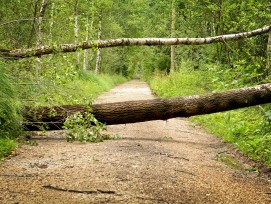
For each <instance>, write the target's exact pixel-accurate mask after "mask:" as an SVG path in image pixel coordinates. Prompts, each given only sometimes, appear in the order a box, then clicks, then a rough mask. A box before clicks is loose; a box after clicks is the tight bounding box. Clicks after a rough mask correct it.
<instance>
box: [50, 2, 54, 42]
mask: <svg viewBox="0 0 271 204" xmlns="http://www.w3.org/2000/svg"><path fill="white" fill-rule="evenodd" d="M54 9H55V2H54V1H53V0H52V5H51V16H50V30H49V36H50V39H49V44H50V45H52V44H53V27H54Z"/></svg>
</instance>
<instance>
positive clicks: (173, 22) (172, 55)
mask: <svg viewBox="0 0 271 204" xmlns="http://www.w3.org/2000/svg"><path fill="white" fill-rule="evenodd" d="M171 4H172V8H171V38H175V37H176V35H175V32H176V31H175V30H176V9H175V0H172V3H171ZM175 46H176V45H171V47H170V71H171V72H173V71H174V70H175Z"/></svg>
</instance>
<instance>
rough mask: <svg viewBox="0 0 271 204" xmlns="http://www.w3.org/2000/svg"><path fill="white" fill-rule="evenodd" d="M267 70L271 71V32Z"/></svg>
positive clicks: (270, 34) (270, 35)
mask: <svg viewBox="0 0 271 204" xmlns="http://www.w3.org/2000/svg"><path fill="white" fill-rule="evenodd" d="M267 70H268V73H271V33H269V36H268V43H267Z"/></svg>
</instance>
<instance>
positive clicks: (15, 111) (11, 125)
mask: <svg viewBox="0 0 271 204" xmlns="http://www.w3.org/2000/svg"><path fill="white" fill-rule="evenodd" d="M20 130H21V117H20V114H19V101H18V98H17V94H16V91H15V87H13V85H12V82H11V80H10V79H9V77H8V76H7V74H6V70H5V69H4V64H3V63H2V62H1V61H0V138H6V137H16V136H18V135H19V134H20Z"/></svg>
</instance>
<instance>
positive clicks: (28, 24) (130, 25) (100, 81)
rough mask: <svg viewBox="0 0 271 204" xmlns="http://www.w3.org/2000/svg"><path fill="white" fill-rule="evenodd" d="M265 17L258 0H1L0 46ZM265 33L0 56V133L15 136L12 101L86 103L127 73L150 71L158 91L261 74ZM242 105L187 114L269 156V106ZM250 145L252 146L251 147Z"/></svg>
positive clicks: (233, 29) (259, 21)
mask: <svg viewBox="0 0 271 204" xmlns="http://www.w3.org/2000/svg"><path fill="white" fill-rule="evenodd" d="M270 20H271V3H270V2H269V1H264V0H258V1H255V0H247V1H244V0H235V1H233V0H224V1H223V0H185V1H184V0H171V1H168V0H157V1H152V0H133V1H130V0H114V1H113V0H99V1H97V0H13V1H10V0H1V2H0V27H1V29H0V52H1V51H5V50H13V49H19V48H32V47H40V46H43V45H57V44H67V43H73V44H77V43H82V42H84V41H91V40H97V39H113V38H128V37H129V38H142V37H145V38H146V37H161V38H169V37H208V36H217V35H223V34H229V33H239V32H243V31H249V30H253V29H256V28H260V27H263V26H264V25H268V24H270V22H271V21H270ZM268 39H269V35H268V34H265V35H261V36H257V37H254V38H249V39H242V40H238V41H234V42H225V43H218V44H211V45H202V46H192V45H191V46H157V47H148V46H146V47H118V48H106V49H90V50H81V51H80V50H78V52H76V53H65V54H63V53H54V54H52V55H47V56H42V57H33V58H27V59H10V58H1V59H0V60H1V63H0V67H1V70H2V71H1V74H2V75H3V77H1V79H3V80H2V81H1V80H0V83H1V84H3V86H2V87H5V88H1V96H3V97H2V99H1V103H0V106H1V107H0V109H1V115H0V116H1V118H2V119H1V124H0V125H1V135H5V137H6V136H8V137H10V136H12V137H17V135H18V130H19V129H20V124H21V117H20V113H19V111H18V110H19V109H20V107H22V106H24V105H30V106H35V105H60V104H77V103H89V101H91V100H92V98H93V97H95V96H96V95H98V94H99V93H101V92H102V91H105V90H108V89H109V88H110V87H112V86H113V85H115V84H117V83H121V82H123V81H125V80H126V79H127V78H131V77H140V78H142V79H144V80H147V81H148V82H149V83H150V84H151V87H152V89H153V91H154V92H155V93H156V94H158V95H160V96H162V97H173V96H180V95H192V94H200V93H207V92H215V91H222V90H225V89H231V88H238V87H245V86H249V85H253V84H260V83H264V82H268V81H269V80H270V68H271V67H270V64H271V63H270V62H269V60H270V57H269V55H270V54H271V51H270V50H271V49H270V48H269V46H268V44H269V41H271V38H270V39H269V40H268ZM90 82H91V86H89V85H88V84H90ZM78 89H80V90H81V91H78ZM242 111H243V112H240V111H239V112H238V111H237V112H227V113H222V114H214V115H212V116H206V117H207V118H205V119H204V117H200V118H195V119H194V120H196V121H198V122H200V123H201V124H205V125H206V126H208V127H214V129H216V130H218V129H219V130H221V131H220V132H217V134H219V135H226V136H225V137H224V138H226V140H227V141H230V142H233V143H236V144H237V146H238V147H239V148H240V149H242V150H244V151H247V153H248V154H249V155H251V157H253V158H255V159H258V160H262V161H264V162H265V163H267V164H268V165H271V156H270V154H271V149H270V146H271V145H270V144H271V137H270V135H269V132H270V131H269V130H270V128H269V123H270V121H271V112H270V111H269V106H259V107H257V108H252V109H245V110H242ZM247 115H249V117H247ZM209 117H212V118H209ZM255 117H256V118H255ZM246 119H247V120H248V121H247V122H246ZM207 121H208V124H207ZM210 121H212V122H213V123H210ZM229 121H232V123H230V122H229ZM214 123H217V124H220V125H221V124H222V126H221V127H217V126H214V125H213V124H214ZM226 124H228V125H229V124H231V126H230V127H228V126H227V127H226V126H225V125H226ZM237 126H238V127H237ZM242 138H244V139H242ZM237 140H238V141H237ZM244 141H245V142H244ZM247 141H248V142H247ZM9 142H11V141H10V140H9ZM238 142H239V143H238ZM259 149H260V150H259ZM6 151H7V150H3V152H4V153H5V152H6ZM255 151H258V152H259V153H257V154H256V155H255V154H252V153H253V152H255Z"/></svg>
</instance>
